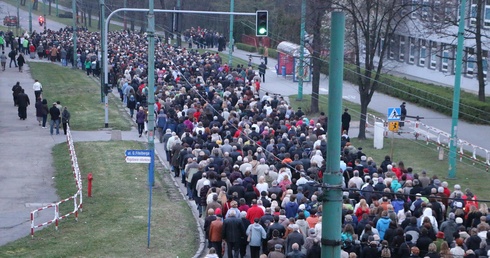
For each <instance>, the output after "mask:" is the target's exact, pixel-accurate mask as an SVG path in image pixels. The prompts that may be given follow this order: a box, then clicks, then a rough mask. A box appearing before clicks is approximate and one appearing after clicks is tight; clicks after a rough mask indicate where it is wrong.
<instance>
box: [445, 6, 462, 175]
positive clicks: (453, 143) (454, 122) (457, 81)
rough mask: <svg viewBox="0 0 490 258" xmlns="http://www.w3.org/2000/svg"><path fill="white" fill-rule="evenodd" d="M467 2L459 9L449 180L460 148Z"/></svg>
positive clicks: (454, 171)
mask: <svg viewBox="0 0 490 258" xmlns="http://www.w3.org/2000/svg"><path fill="white" fill-rule="evenodd" d="M465 8H466V0H461V6H460V9H459V11H460V12H459V15H460V17H461V18H460V19H459V28H458V47H457V50H456V69H455V76H454V94H453V113H452V123H451V139H450V141H449V168H448V171H449V173H448V178H451V179H454V178H456V152H457V147H458V115H459V93H460V91H461V68H462V67H461V66H462V64H463V48H464V25H465Z"/></svg>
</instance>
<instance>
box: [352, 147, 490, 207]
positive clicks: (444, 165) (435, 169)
mask: <svg viewBox="0 0 490 258" xmlns="http://www.w3.org/2000/svg"><path fill="white" fill-rule="evenodd" d="M351 142H352V144H353V145H354V146H356V147H362V151H363V152H364V153H366V155H367V156H370V157H373V159H374V160H375V161H376V163H377V164H378V166H379V165H380V164H381V162H382V161H383V160H384V157H385V156H386V155H391V138H385V139H384V144H383V145H384V146H383V147H384V148H383V149H382V150H377V149H374V147H373V140H372V139H367V140H363V141H361V140H358V139H357V138H354V139H351ZM447 154H448V152H447V151H446V152H445V156H444V160H442V161H440V160H439V159H438V151H437V149H436V146H435V145H433V144H429V145H426V143H425V141H422V140H418V141H415V140H407V139H394V143H393V157H392V161H394V162H396V163H398V162H399V161H403V163H404V164H405V166H406V167H412V168H413V170H414V172H416V173H420V172H421V171H422V170H425V171H427V174H428V175H430V176H432V175H437V176H438V177H439V178H440V179H441V180H442V181H444V180H447V181H448V183H449V185H450V186H451V187H450V188H451V190H452V186H453V185H454V184H460V185H461V187H462V189H463V190H464V189H465V188H470V189H471V190H472V192H473V193H475V194H476V195H477V196H479V198H480V199H485V200H487V199H488V196H490V188H488V186H487V183H488V181H487V180H489V179H490V174H489V173H488V172H486V171H485V168H484V167H482V166H479V165H475V166H473V165H472V162H471V161H469V160H465V159H463V162H459V159H458V161H457V169H456V178H457V179H456V180H449V179H447V175H448V157H447Z"/></svg>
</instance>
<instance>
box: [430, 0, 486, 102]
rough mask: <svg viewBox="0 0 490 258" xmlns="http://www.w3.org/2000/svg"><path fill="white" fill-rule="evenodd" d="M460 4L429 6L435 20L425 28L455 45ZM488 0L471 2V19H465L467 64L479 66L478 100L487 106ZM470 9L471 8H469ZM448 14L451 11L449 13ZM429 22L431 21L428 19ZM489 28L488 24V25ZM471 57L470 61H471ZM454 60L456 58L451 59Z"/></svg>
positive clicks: (471, 0) (446, 3)
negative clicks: (486, 5) (457, 11)
mask: <svg viewBox="0 0 490 258" xmlns="http://www.w3.org/2000/svg"><path fill="white" fill-rule="evenodd" d="M458 5H459V2H458V3H455V2H444V3H443V4H442V5H441V6H439V5H437V4H433V5H431V6H430V11H431V13H432V19H425V23H424V26H425V27H426V28H428V29H429V30H431V31H434V32H435V33H437V34H438V35H440V36H444V37H448V38H451V39H452V41H456V39H457V37H458V34H457V31H458V25H459V24H458V22H459V13H456V10H458ZM484 7H485V0H469V15H466V16H465V17H466V18H465V24H467V25H468V26H465V32H464V36H465V45H467V46H469V47H468V48H465V50H464V51H465V56H466V58H464V61H465V62H472V63H474V64H475V65H476V78H477V81H478V100H480V101H482V102H485V85H486V72H487V71H486V69H488V67H487V65H486V58H487V57H488V50H485V49H484V45H485V43H484V39H487V40H488V39H489V38H490V37H489V36H490V35H489V34H487V33H486V30H482V28H483V26H485V21H484V16H483V14H484ZM424 8H427V7H424ZM467 9H468V8H467ZM448 10H449V11H448ZM428 18H430V17H428ZM486 26H488V24H487V25H486ZM487 48H488V46H487ZM468 57H471V58H468ZM451 60H455V58H451ZM465 73H466V75H470V73H471V75H473V74H472V73H473V71H466V72H465Z"/></svg>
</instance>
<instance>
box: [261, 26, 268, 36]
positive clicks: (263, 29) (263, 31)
mask: <svg viewBox="0 0 490 258" xmlns="http://www.w3.org/2000/svg"><path fill="white" fill-rule="evenodd" d="M266 33H267V30H266V29H265V28H260V29H259V34H261V35H263V34H266Z"/></svg>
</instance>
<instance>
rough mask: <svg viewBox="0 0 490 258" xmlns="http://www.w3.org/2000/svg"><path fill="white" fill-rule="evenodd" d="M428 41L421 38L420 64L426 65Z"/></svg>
mask: <svg viewBox="0 0 490 258" xmlns="http://www.w3.org/2000/svg"><path fill="white" fill-rule="evenodd" d="M425 44H426V41H425V39H421V40H420V53H419V65H420V66H425V58H426V56H427V49H426V46H425Z"/></svg>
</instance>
